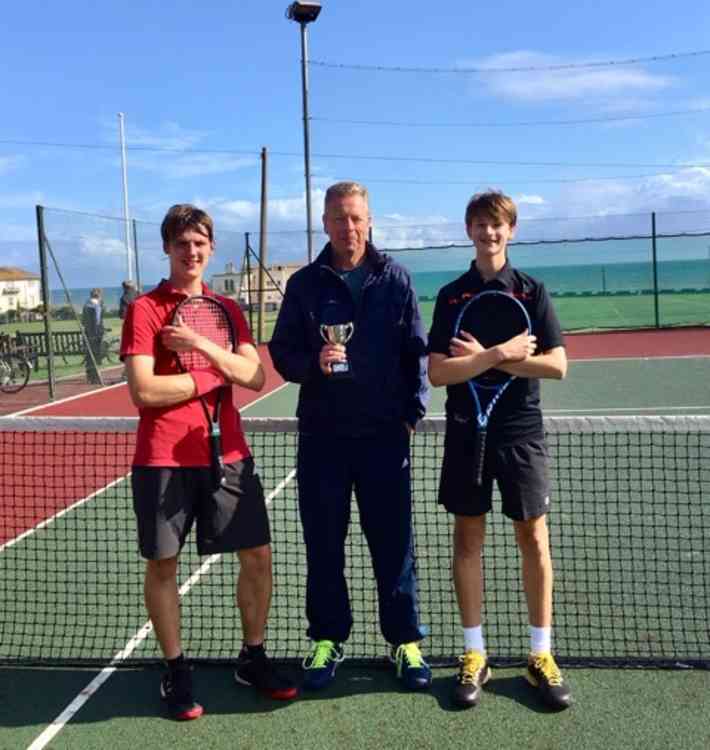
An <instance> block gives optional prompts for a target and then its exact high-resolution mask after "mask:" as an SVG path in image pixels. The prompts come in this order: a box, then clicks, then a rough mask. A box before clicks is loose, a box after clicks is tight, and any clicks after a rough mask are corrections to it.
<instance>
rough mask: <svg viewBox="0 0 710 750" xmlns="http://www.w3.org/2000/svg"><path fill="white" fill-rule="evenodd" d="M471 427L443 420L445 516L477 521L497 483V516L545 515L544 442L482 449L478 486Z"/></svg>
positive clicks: (488, 506)
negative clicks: (499, 508)
mask: <svg viewBox="0 0 710 750" xmlns="http://www.w3.org/2000/svg"><path fill="white" fill-rule="evenodd" d="M474 431H475V427H474V425H473V424H472V423H471V422H470V421H469V422H466V423H460V422H456V421H454V420H451V419H450V420H447V422H446V437H445V440H444V461H443V465H442V467H441V479H440V482H439V502H440V503H441V504H442V505H443V506H444V507H445V508H446V510H447V511H449V513H454V514H456V515H459V516H480V515H482V514H483V513H487V512H488V511H489V510H491V508H492V506H493V503H492V501H493V482H494V481H495V482H496V483H497V484H498V489H499V490H500V495H501V499H502V501H503V513H504V514H505V515H506V516H508V518H512V519H513V520H514V521H527V520H528V519H530V518H537V517H538V516H542V515H545V513H547V512H548V511H549V509H550V471H549V456H548V451H547V445H546V444H545V441H544V440H530V441H527V442H523V443H516V444H515V445H504V446H500V447H496V446H494V445H492V444H490V443H489V444H488V445H487V447H486V457H485V463H484V468H483V483H482V484H481V485H480V486H477V485H476V483H475V477H474V476H473V468H472V467H473V461H472V459H471V456H472V454H473V446H474Z"/></svg>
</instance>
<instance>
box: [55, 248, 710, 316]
mask: <svg viewBox="0 0 710 750" xmlns="http://www.w3.org/2000/svg"><path fill="white" fill-rule="evenodd" d="M395 258H396V259H397V260H400V261H404V262H405V265H407V266H408V267H409V270H410V272H411V274H412V281H413V283H414V287H415V289H416V290H417V295H418V297H419V298H420V299H434V298H436V295H437V292H438V291H439V289H441V287H442V286H444V284H447V283H448V282H450V281H453V279H455V278H457V277H458V276H460V275H461V274H462V273H463V272H464V271H465V270H466V266H465V265H463V264H462V265H460V266H459V267H458V268H452V269H449V270H435V271H431V270H427V271H418V270H416V264H414V263H412V264H411V265H410V264H408V263H406V261H405V259H403V258H400V257H397V255H396V254H395ZM516 265H517V264H516ZM518 267H519V268H520V269H521V270H522V271H525V272H526V273H529V274H530V275H532V276H534V277H535V278H536V279H538V280H540V281H542V282H544V284H545V286H546V287H547V289H548V290H549V291H550V292H551V293H552V294H554V295H565V294H585V293H586V294H589V293H591V294H598V293H602V294H624V293H631V294H633V293H637V292H641V291H648V290H653V289H654V288H655V282H654V274H653V266H652V264H651V263H650V262H643V263H641V262H638V263H589V264H581V265H557V266H555V265H545V266H530V267H527V266H526V265H524V264H519V265H518ZM657 285H658V289H659V290H660V291H668V292H680V291H694V292H699V291H705V292H710V258H707V259H704V258H701V259H694V260H672V261H660V262H659V263H658V264H657ZM151 286H153V285H150V284H149V285H147V286H146V288H151ZM89 292H90V289H89V288H87V287H80V288H76V289H70V290H69V294H70V297H71V301H72V304H73V305H74V306H75V307H81V306H82V305H83V304H84V303H85V302H86V300H87V299H88V297H89ZM121 292H122V289H121V287H120V286H118V287H103V288H102V293H103V299H104V305H105V307H106V308H107V309H108V310H113V309H117V308H118V301H119V299H120V297H121ZM65 304H66V295H65V293H64V291H63V290H61V289H53V290H52V305H53V306H61V305H65Z"/></svg>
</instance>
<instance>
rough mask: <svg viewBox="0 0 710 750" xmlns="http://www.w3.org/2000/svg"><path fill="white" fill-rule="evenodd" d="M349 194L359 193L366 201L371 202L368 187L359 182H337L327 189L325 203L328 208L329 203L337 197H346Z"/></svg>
mask: <svg viewBox="0 0 710 750" xmlns="http://www.w3.org/2000/svg"><path fill="white" fill-rule="evenodd" d="M349 195H359V196H360V197H361V198H362V199H363V200H364V201H365V203H367V204H368V205H369V204H370V201H369V196H368V193H367V188H366V187H365V186H364V185H361V184H360V183H359V182H352V181H349V182H348V181H346V182H336V183H335V184H334V185H331V186H330V187H329V188H328V189H327V190H326V191H325V201H324V202H323V205H324V206H325V208H328V203H330V202H331V201H333V200H335V199H336V198H346V197H347V196H349Z"/></svg>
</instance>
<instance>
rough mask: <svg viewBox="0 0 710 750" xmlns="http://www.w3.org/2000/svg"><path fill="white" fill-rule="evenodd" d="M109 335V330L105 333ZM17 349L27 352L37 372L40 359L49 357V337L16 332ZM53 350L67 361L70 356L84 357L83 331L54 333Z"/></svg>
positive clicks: (38, 333) (40, 334) (40, 333)
mask: <svg viewBox="0 0 710 750" xmlns="http://www.w3.org/2000/svg"><path fill="white" fill-rule="evenodd" d="M105 333H108V330H107V331H105ZM15 347H16V348H17V349H20V350H21V351H23V352H25V354H26V355H27V358H28V359H29V360H30V361H31V362H32V365H33V367H34V369H35V370H36V369H37V368H38V365H39V359H40V357H47V355H48V352H47V336H46V334H45V333H44V332H43V331H39V332H36V333H26V332H23V331H16V332H15ZM52 348H53V349H54V355H55V357H62V359H64V360H65V361H66V358H67V357H70V356H82V357H83V356H84V355H85V354H86V344H85V342H84V336H83V335H82V333H81V331H52Z"/></svg>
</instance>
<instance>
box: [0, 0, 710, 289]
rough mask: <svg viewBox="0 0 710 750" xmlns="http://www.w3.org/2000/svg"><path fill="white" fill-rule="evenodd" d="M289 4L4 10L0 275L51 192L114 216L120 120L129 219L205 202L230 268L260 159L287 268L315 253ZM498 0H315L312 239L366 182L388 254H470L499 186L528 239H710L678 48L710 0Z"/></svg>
mask: <svg viewBox="0 0 710 750" xmlns="http://www.w3.org/2000/svg"><path fill="white" fill-rule="evenodd" d="M286 5H287V2H285V0H284V1H282V0H279V2H271V1H266V0H263V1H262V2H256V1H255V0H254V1H251V0H247V1H246V2H239V3H235V2H233V1H232V2H217V1H210V0H207V2H202V3H200V4H199V5H198V4H195V3H194V2H189V3H188V2H184V0H174V1H173V2H171V3H170V4H168V5H165V4H163V3H158V2H148V1H145V0H144V1H143V2H134V1H133V0H125V1H124V2H121V3H118V2H102V3H94V2H78V1H76V0H66V1H65V2H63V3H47V4H44V5H42V7H41V8H38V7H37V6H35V5H32V4H29V3H26V4H18V3H13V4H11V5H9V6H8V7H7V8H5V9H4V18H3V21H4V27H5V34H4V35H3V45H2V47H1V48H0V65H1V69H2V70H3V72H4V75H3V84H4V85H3V94H2V118H1V120H0V216H1V217H2V223H3V229H4V231H3V234H4V240H3V241H2V242H0V265H5V264H12V265H24V266H32V265H34V263H35V262H34V255H36V249H35V237H36V229H35V225H34V206H35V204H37V203H40V204H43V205H46V206H50V207H53V208H60V209H66V210H69V211H76V212H81V213H95V214H101V215H104V216H116V217H120V216H121V215H122V195H121V172H120V155H119V150H118V120H117V113H118V112H119V111H121V112H124V113H125V125H126V139H127V145H128V192H129V202H130V213H131V216H132V217H134V218H136V219H139V220H142V221H146V222H159V221H160V220H161V218H162V216H163V214H164V212H165V210H166V209H167V208H168V207H169V206H170V205H171V204H173V203H176V202H183V201H191V202H195V203H197V204H199V205H201V206H203V207H205V208H206V209H207V210H209V211H210V212H211V213H212V214H213V215H214V217H215V219H216V221H217V227H218V241H219V239H220V236H221V237H222V238H227V237H229V238H230V242H222V245H221V247H222V249H223V253H222V255H221V257H220V259H219V261H218V263H219V262H221V261H222V260H224V261H226V260H230V259H233V260H237V258H236V257H233V256H234V255H236V254H237V251H235V250H232V249H231V248H232V247H233V246H234V247H238V243H239V241H240V238H241V237H242V233H243V232H245V231H250V232H253V233H257V232H258V229H259V190H260V170H259V152H260V149H261V148H262V147H266V148H267V149H268V150H269V153H270V157H269V172H268V182H269V229H270V230H271V231H272V232H273V233H274V234H273V235H270V241H269V246H270V248H271V249H272V256H273V257H276V258H283V259H293V260H298V259H300V258H301V257H302V256H303V252H304V247H305V243H304V239H303V230H304V228H305V203H304V180H303V157H302V152H303V130H302V119H301V89H300V85H301V84H300V40H299V30H298V26H297V25H296V24H294V23H293V22H290V21H288V20H286V18H285V17H284V11H285V8H286ZM483 5H484V6H487V5H490V7H481V4H478V3H471V2H460V1H459V0H453V1H451V2H446V3H439V4H438V5H437V4H433V3H431V2H420V1H419V0H413V1H412V2H409V3H404V2H401V1H400V0H394V1H392V2H374V0H361V2H359V3H344V2H340V3H339V2H335V1H334V0H331V1H328V0H325V1H324V2H323V11H322V13H321V16H320V18H319V19H318V21H317V22H316V23H315V24H313V25H312V26H311V27H309V41H310V58H311V60H312V62H313V63H314V64H312V65H311V68H310V109H311V116H312V118H313V119H312V121H311V151H312V172H313V202H314V213H315V215H316V220H315V224H316V226H319V224H320V219H319V217H320V213H321V209H322V196H323V190H324V187H325V186H327V185H328V184H330V183H331V182H334V181H336V180H341V179H357V180H360V181H362V182H364V183H365V184H366V185H367V186H368V187H369V189H370V193H371V210H372V213H373V219H374V223H375V228H376V234H375V237H376V240H377V241H378V243H379V244H381V245H383V246H396V245H397V244H400V245H401V244H422V243H432V244H437V243H446V242H454V241H462V240H463V234H462V219H461V217H462V214H463V209H464V206H465V204H466V201H467V199H468V198H469V196H470V195H471V194H472V193H473V192H476V191H478V190H481V189H485V188H487V187H496V188H501V189H503V190H505V191H506V192H508V193H510V194H511V195H513V196H514V198H516V200H517V202H518V204H519V208H520V216H521V235H525V236H529V237H532V236H548V235H549V236H552V235H554V234H555V233H556V232H560V231H561V232H563V233H567V234H570V235H575V236H586V235H588V234H590V233H595V232H601V233H602V234H603V233H604V231H602V230H603V229H604V228H608V229H609V231H617V230H618V231H621V232H623V231H632V232H636V231H646V230H647V225H648V221H649V219H648V214H649V212H650V211H657V212H660V213H661V214H663V213H664V212H672V211H692V212H693V213H688V214H684V215H682V216H680V217H679V216H675V217H668V218H667V219H666V221H667V222H668V224H669V225H670V224H671V223H673V225H674V226H683V227H685V228H688V229H689V230H697V229H710V93H708V92H710V85H709V84H710V80H709V79H710V54H705V55H695V56H687V54H686V53H690V52H699V51H704V50H705V49H706V48H709V47H710V44H708V39H709V38H710V34H709V32H710V10H709V9H708V8H707V6H706V5H705V4H704V3H677V4H675V5H674V6H673V8H672V12H669V6H668V4H667V3H660V2H653V1H652V0H651V1H647V2H644V3H640V2H635V1H631V2H626V3H619V2H610V1H609V0H597V2H594V3H569V2H558V0H552V1H551V2H546V3H524V2H513V1H511V0H501V1H500V2H498V3H496V4H483ZM670 54H676V55H677V56H676V57H674V58H673V59H667V60H657V61H647V62H640V63H637V64H633V65H609V66H596V67H581V66H584V65H586V64H588V63H592V62H600V61H623V60H628V59H639V58H652V57H656V56H667V55H670ZM315 63H328V65H318V64H315ZM357 65H367V66H373V67H374V68H417V69H423V68H429V69H440V70H444V71H447V70H451V69H454V68H459V69H460V68H475V69H478V70H481V69H483V70H484V71H485V70H486V69H495V68H498V69H500V68H524V69H526V70H523V71H519V72H478V73H451V72H439V73H428V72H422V71H420V72H398V71H395V70H372V69H368V70H362V69H353V68H352V67H349V66H357ZM570 65H571V66H574V67H567V68H563V69H559V67H558V69H556V70H555V69H550V68H552V67H554V66H570ZM340 66H342V67H340ZM531 68H532V69H531ZM590 120H594V122H589V121H590ZM570 121H572V122H573V123H574V124H569V123H570ZM580 121H587V122H580ZM365 122H367V123H369V124H364V123H365ZM565 123H567V124H565ZM42 144H64V145H42ZM373 157H375V158H373ZM698 212H700V213H698ZM617 214H624V215H627V214H634V215H635V216H633V217H631V218H624V219H618V218H614V216H615V215H617ZM587 217H593V220H590V219H588V218H587ZM600 217H611V218H600ZM52 218H53V219H56V222H55V224H54V225H52V227H50V229H52V230H53V231H55V232H56V234H55V237H56V239H57V242H58V243H60V241H61V237H62V236H63V237H64V239H66V238H68V237H70V236H71V235H72V232H75V233H76V234H77V235H81V237H82V241H81V242H80V243H78V244H76V243H74V246H75V248H78V249H75V251H74V252H75V253H83V252H87V253H88V254H89V255H88V257H89V259H90V260H91V262H92V263H94V264H96V265H97V266H101V267H102V268H107V269H113V268H114V264H116V263H118V264H119V266H120V257H119V256H120V253H121V248H120V245H121V242H120V235H119V236H117V237H116V238H115V240H114V241H113V242H104V243H103V244H100V245H99V244H97V243H93V244H92V236H93V235H92V232H94V233H95V234H96V233H100V232H99V230H98V229H97V228H96V227H95V226H94V228H93V229H92V228H90V227H89V226H88V224H90V223H91V222H88V224H87V223H86V222H85V220H84V219H83V218H81V217H80V216H78V215H76V216H75V215H73V214H67V215H61V216H59V215H57V216H56V217H55V216H52ZM552 219H569V220H570V221H566V222H565V223H563V222H556V221H552ZM50 223H51V222H50ZM55 226H56V229H55ZM563 227H564V229H563ZM101 231H104V229H102V230H101ZM152 232H153V230H152V228H151V227H146V228H145V229H144V230H143V231H142V234H145V236H146V237H148V236H151V233H152ZM155 232H156V233H155V235H154V236H155V238H157V229H156V230H155ZM280 232H288V233H286V234H278V233H280ZM219 233H221V235H220V234H219ZM230 233H233V234H230ZM321 239H322V238H320V237H318V238H317V243H318V244H320V242H321ZM58 246H61V244H59V245H58ZM68 246H69V245H67V247H68ZM219 248H220V246H219V244H218V250H219ZM153 251H154V252H155V254H156V257H158V256H159V246H158V245H157V244H156V245H155V247H151V249H150V252H153ZM104 261H105V263H104ZM117 272H119V271H117ZM149 275H150V274H149Z"/></svg>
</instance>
